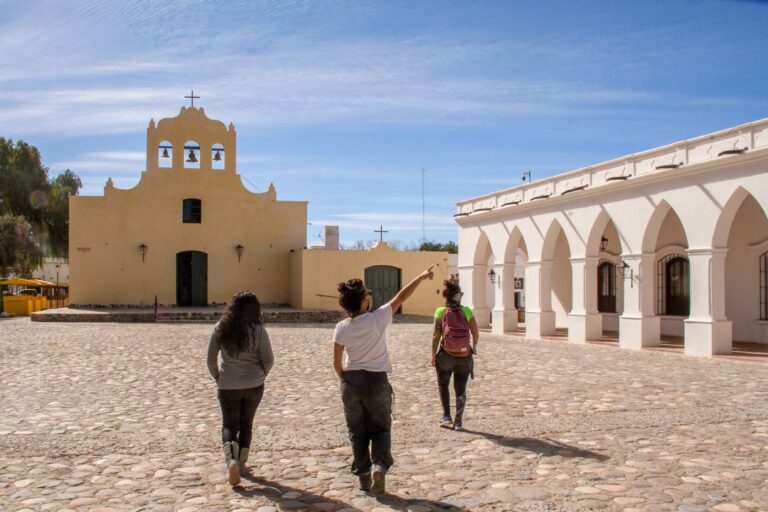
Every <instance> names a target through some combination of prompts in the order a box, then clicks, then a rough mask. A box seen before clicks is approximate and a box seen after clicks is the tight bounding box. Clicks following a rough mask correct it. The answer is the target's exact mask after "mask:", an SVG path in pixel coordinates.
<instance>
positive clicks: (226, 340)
mask: <svg viewBox="0 0 768 512" xmlns="http://www.w3.org/2000/svg"><path fill="white" fill-rule="evenodd" d="M219 354H221V362H219ZM273 364H274V357H273V355H272V345H271V344H270V343H269V336H268V335H267V330H266V329H265V328H264V324H263V323H262V321H261V305H260V304H259V299H257V298H256V295H254V294H253V293H251V292H240V293H238V294H236V295H235V296H234V297H233V298H232V303H231V304H230V305H229V306H228V307H227V309H226V311H224V314H223V315H222V317H221V320H219V322H218V323H217V324H216V326H215V327H214V328H213V334H211V339H210V341H209V343H208V371H209V372H211V376H213V378H214V380H215V381H216V384H217V385H218V397H219V404H220V405H221V416H222V427H221V442H222V445H223V450H224V458H225V460H226V463H227V472H228V474H229V483H230V484H232V485H237V484H239V483H240V474H241V473H245V471H246V467H245V462H246V461H247V460H248V452H249V451H250V446H251V431H252V430H253V417H254V416H255V415H256V409H257V408H258V407H259V403H260V402H261V397H262V396H263V395H264V380H265V379H266V377H267V375H268V374H269V371H270V370H271V369H272V365H273Z"/></svg>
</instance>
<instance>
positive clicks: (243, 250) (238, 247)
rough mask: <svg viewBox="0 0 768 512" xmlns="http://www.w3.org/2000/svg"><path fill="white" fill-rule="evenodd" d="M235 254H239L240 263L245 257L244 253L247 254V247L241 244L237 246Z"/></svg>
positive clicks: (238, 260)
mask: <svg viewBox="0 0 768 512" xmlns="http://www.w3.org/2000/svg"><path fill="white" fill-rule="evenodd" d="M235 252H236V253H237V262H238V263H240V258H242V257H243V253H244V252H245V247H243V246H242V245H241V244H237V245H236V246H235Z"/></svg>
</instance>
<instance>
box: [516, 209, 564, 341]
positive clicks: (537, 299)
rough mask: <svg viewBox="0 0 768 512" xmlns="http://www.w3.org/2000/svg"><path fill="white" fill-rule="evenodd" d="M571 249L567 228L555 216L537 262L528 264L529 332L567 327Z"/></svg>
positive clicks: (550, 332)
mask: <svg viewBox="0 0 768 512" xmlns="http://www.w3.org/2000/svg"><path fill="white" fill-rule="evenodd" d="M572 279H573V278H572V271H571V250H570V245H569V243H568V239H567V237H566V236H565V231H564V230H563V227H562V225H561V224H560V222H559V221H558V220H557V219H552V221H551V222H550V224H549V227H548V228H547V231H546V234H545V235H544V238H543V243H542V246H541V253H540V256H539V260H538V261H535V260H534V261H532V260H529V261H528V266H527V267H526V273H525V282H526V287H527V288H526V309H525V329H526V335H528V336H531V337H541V336H551V335H553V334H556V333H557V330H558V328H560V329H561V330H568V327H569V320H568V314H569V313H570V312H571V309H572Z"/></svg>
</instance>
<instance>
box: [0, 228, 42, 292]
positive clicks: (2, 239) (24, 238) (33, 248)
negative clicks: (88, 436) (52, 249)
mask: <svg viewBox="0 0 768 512" xmlns="http://www.w3.org/2000/svg"><path fill="white" fill-rule="evenodd" d="M42 262H43V251H42V250H41V249H40V244H39V243H38V240H37V237H36V236H35V233H34V232H33V231H32V226H31V225H30V223H29V222H28V221H27V219H25V218H24V217H22V216H21V215H9V214H5V215H0V273H1V274H2V275H4V276H8V275H11V274H12V275H16V276H20V277H28V276H31V275H32V271H33V270H34V269H36V268H37V267H39V266H40V264H41V263H42Z"/></svg>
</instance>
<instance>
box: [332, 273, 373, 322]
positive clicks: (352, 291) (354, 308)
mask: <svg viewBox="0 0 768 512" xmlns="http://www.w3.org/2000/svg"><path fill="white" fill-rule="evenodd" d="M338 290H339V305H340V306H341V307H343V308H344V310H345V311H346V312H347V313H349V314H353V313H357V312H358V311H360V308H361V307H362V305H363V299H365V295H366V294H367V293H368V290H367V289H366V288H365V285H364V284H363V281H362V280H361V279H350V280H349V281H347V282H346V283H339V287H338Z"/></svg>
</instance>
